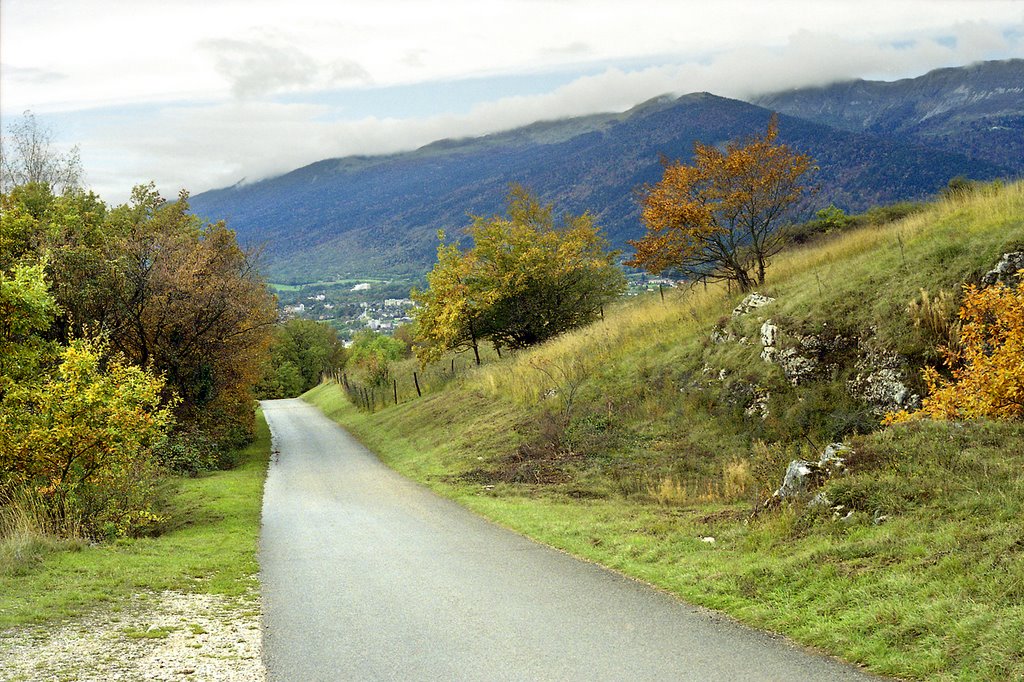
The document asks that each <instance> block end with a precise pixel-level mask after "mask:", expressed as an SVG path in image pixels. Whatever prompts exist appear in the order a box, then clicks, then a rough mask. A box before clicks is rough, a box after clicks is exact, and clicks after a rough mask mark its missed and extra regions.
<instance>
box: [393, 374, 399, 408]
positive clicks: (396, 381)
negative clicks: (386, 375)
mask: <svg viewBox="0 0 1024 682" xmlns="http://www.w3.org/2000/svg"><path fill="white" fill-rule="evenodd" d="M391 381H393V382H394V386H395V405H397V404H398V379H392V380H391Z"/></svg>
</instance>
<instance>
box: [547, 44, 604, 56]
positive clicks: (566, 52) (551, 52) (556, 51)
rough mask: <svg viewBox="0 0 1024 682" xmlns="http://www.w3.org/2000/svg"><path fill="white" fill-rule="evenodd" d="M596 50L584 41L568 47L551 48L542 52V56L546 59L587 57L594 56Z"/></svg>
mask: <svg viewBox="0 0 1024 682" xmlns="http://www.w3.org/2000/svg"><path fill="white" fill-rule="evenodd" d="M593 52H594V48H592V47H591V46H590V45H588V44H587V43H584V42H583V41H579V40H578V41H576V42H574V43H569V44H568V45H561V46H558V47H549V48H545V49H543V50H541V55H543V56H545V57H555V58H563V57H586V56H587V55H590V54H593Z"/></svg>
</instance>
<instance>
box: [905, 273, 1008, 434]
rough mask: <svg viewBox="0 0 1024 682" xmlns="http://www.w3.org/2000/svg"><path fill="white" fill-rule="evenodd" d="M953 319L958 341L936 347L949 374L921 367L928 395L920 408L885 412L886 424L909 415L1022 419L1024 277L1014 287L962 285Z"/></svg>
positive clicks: (940, 417)
mask: <svg viewBox="0 0 1024 682" xmlns="http://www.w3.org/2000/svg"><path fill="white" fill-rule="evenodd" d="M959 317H960V324H961V329H960V335H959V336H960V339H959V344H958V345H957V346H954V347H952V348H950V347H944V348H940V349H939V350H940V352H942V354H943V355H944V356H945V359H946V363H947V365H948V366H950V367H951V368H952V376H951V377H950V378H946V377H943V376H942V375H941V374H939V372H938V370H936V369H935V368H934V367H927V368H925V370H924V372H923V376H924V381H925V383H926V384H927V386H928V392H929V395H928V397H927V398H925V399H924V401H923V402H922V405H921V409H920V410H919V411H918V412H916V413H914V414H913V415H910V414H907V413H906V412H898V413H894V414H890V415H888V416H887V417H886V421H887V422H888V423H892V422H899V421H905V420H906V419H909V418H912V417H931V418H933V419H977V418H980V417H989V418H993V419H1020V418H1021V417H1024V371H1021V368H1022V367H1024V280H1022V281H1021V283H1020V284H1018V285H1017V287H1016V288H1015V289H1011V288H1010V287H1008V286H1006V285H1004V284H996V285H995V286H991V287H988V288H986V289H978V288H977V287H975V286H973V285H970V286H967V287H965V288H964V302H963V305H962V306H961V307H960V313H959Z"/></svg>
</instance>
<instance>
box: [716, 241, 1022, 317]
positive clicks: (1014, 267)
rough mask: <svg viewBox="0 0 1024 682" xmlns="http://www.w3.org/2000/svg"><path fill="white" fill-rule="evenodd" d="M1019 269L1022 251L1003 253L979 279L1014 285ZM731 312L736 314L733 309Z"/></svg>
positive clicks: (990, 283) (1020, 268)
mask: <svg viewBox="0 0 1024 682" xmlns="http://www.w3.org/2000/svg"><path fill="white" fill-rule="evenodd" d="M1020 270H1024V251H1012V252H1010V253H1004V254H1003V257H1002V258H1001V259H1000V260H999V262H998V263H996V266H995V267H994V268H992V269H991V270H989V271H988V272H986V273H985V276H984V277H982V278H981V281H982V283H984V284H987V285H990V286H991V285H993V284H996V283H1002V284H1006V285H1007V286H1014V285H1016V284H1017V282H1019V281H1020V278H1019V277H1018V276H1017V272H1019V271H1020ZM733 314H734V315H735V314H736V313H735V311H734V312H733Z"/></svg>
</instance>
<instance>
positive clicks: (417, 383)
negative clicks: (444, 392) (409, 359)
mask: <svg viewBox="0 0 1024 682" xmlns="http://www.w3.org/2000/svg"><path fill="white" fill-rule="evenodd" d="M412 382H413V383H414V384H416V397H417V398H422V397H423V394H422V393H421V392H420V378H419V377H418V376H416V372H413V373H412Z"/></svg>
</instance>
